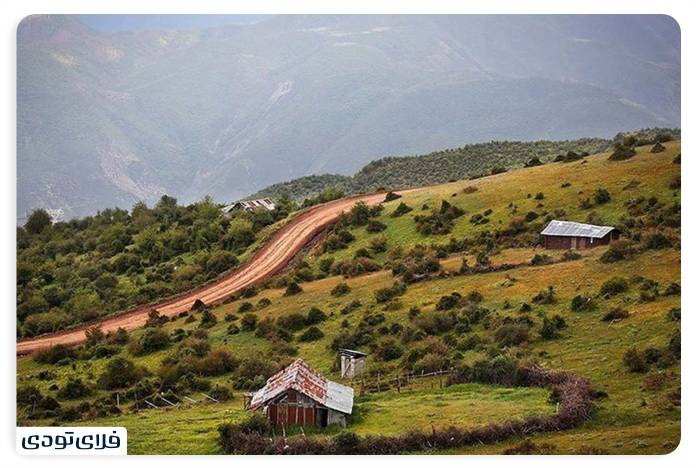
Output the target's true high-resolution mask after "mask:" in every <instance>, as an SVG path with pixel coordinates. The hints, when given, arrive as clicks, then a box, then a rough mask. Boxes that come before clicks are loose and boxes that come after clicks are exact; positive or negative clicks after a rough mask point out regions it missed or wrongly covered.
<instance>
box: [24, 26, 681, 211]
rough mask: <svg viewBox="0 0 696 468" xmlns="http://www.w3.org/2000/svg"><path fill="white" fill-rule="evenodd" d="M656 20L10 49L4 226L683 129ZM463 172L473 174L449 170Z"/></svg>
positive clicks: (31, 43)
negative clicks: (376, 168) (412, 160)
mask: <svg viewBox="0 0 696 468" xmlns="http://www.w3.org/2000/svg"><path fill="white" fill-rule="evenodd" d="M680 54H681V49H680V32H679V27H678V25H677V23H676V22H675V21H674V20H673V19H671V18H670V17H667V16H649V15H640V16H629V15H616V16H614V15H594V16H580V15H574V16H561V15H552V16H538V15H534V16H512V15H499V16H498V15H496V16H481V15H471V16H468V15H451V16H437V15H426V16H418V15H416V16H411V15H408V16H407V15H396V16H371V15H370V16H367V15H343V16H326V15H316V16H312V15H310V16H293V15H279V16H273V17H269V18H266V19H264V20H262V21H258V22H255V23H253V24H233V25H224V26H219V27H211V28H205V29H186V30H179V31H177V30H133V31H122V32H113V31H111V32H109V31H97V30H94V29H92V28H90V27H88V26H86V25H85V24H83V23H81V22H80V21H79V19H78V18H77V17H75V16H69V15H36V16H30V17H27V18H25V19H24V20H23V21H22V23H21V24H20V25H19V27H18V33H17V73H18V75H17V173H18V174H17V176H18V183H17V192H18V194H17V203H18V206H17V216H18V217H20V218H21V217H23V216H25V215H26V214H27V213H28V212H29V211H30V210H32V209H34V208H38V207H43V208H50V209H62V210H63V211H64V213H65V215H66V216H67V217H73V216H80V215H85V214H90V213H94V212H95V211H97V210H99V209H103V208H107V207H113V206H120V207H124V208H128V207H130V206H132V205H133V204H134V203H135V202H136V201H138V200H145V201H146V202H148V203H152V202H153V201H155V200H156V199H158V198H159V197H160V196H161V195H162V194H165V193H166V194H169V195H172V196H175V197H177V198H179V200H181V201H183V202H188V201H193V200H196V199H199V198H201V197H202V196H204V195H206V194H210V195H212V196H213V197H214V198H215V199H216V200H218V201H221V202H226V201H231V200H234V199H237V198H241V197H244V196H246V195H248V194H251V193H254V192H256V191H258V190H260V189H263V188H264V187H266V186H268V185H271V184H274V183H277V182H281V181H286V180H290V179H293V178H297V177H301V176H304V175H308V174H322V173H332V174H352V173H353V172H355V171H356V170H358V169H359V168H360V167H362V166H364V165H365V164H366V163H369V162H370V161H373V160H376V159H379V158H382V157H384V156H390V155H409V154H417V153H427V152H430V151H433V150H436V149H440V148H445V147H460V146H462V145H465V144H468V143H475V142H482V141H488V140H538V139H550V140H563V139H574V138H578V137H603V138H606V137H611V136H613V135H614V134H615V133H617V132H619V131H623V130H630V129H635V128H641V127H656V126H659V127H667V126H674V127H678V126H680V123H681V122H680V112H681V107H680V88H681V78H680V68H681V59H680ZM461 157H463V158H466V157H475V155H471V156H470V155H467V154H466V153H463V154H462V155H461Z"/></svg>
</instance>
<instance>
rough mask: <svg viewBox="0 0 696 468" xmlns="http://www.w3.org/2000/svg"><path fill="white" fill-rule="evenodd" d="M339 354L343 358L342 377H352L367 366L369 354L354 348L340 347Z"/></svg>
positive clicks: (360, 372) (363, 370)
mask: <svg viewBox="0 0 696 468" xmlns="http://www.w3.org/2000/svg"><path fill="white" fill-rule="evenodd" d="M338 356H339V358H340V359H341V378H342V379H352V378H355V377H357V376H359V375H360V374H362V373H363V372H365V369H366V367H367V354H365V353H363V352H361V351H355V350H352V349H343V348H341V349H339V350H338Z"/></svg>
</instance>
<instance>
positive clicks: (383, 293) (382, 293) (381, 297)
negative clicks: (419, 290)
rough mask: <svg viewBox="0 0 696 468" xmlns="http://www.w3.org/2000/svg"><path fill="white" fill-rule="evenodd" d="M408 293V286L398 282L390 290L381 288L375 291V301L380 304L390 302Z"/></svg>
mask: <svg viewBox="0 0 696 468" xmlns="http://www.w3.org/2000/svg"><path fill="white" fill-rule="evenodd" d="M405 292H406V285H405V284H404V283H400V282H398V281H396V282H394V284H393V285H392V286H391V287H389V288H381V289H378V290H377V291H375V300H376V301H377V302H380V303H384V302H388V301H390V300H392V299H393V298H395V297H397V296H401V295H402V294H404V293H405Z"/></svg>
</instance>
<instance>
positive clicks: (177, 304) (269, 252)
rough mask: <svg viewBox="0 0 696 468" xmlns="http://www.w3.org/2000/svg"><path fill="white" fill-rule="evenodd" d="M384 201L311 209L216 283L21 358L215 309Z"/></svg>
mask: <svg viewBox="0 0 696 468" xmlns="http://www.w3.org/2000/svg"><path fill="white" fill-rule="evenodd" d="M415 190H419V189H411V190H408V191H415ZM404 192H405V191H404ZM404 192H401V193H404ZM383 200H384V193H378V194H369V195H359V196H355V197H348V198H342V199H339V200H334V201H332V202H329V203H325V204H323V205H319V206H316V207H314V208H311V209H309V210H307V211H306V212H304V213H302V214H300V215H298V216H297V217H296V218H295V219H293V220H292V221H290V222H289V223H288V224H286V225H285V226H283V227H282V228H281V229H279V230H278V232H276V233H275V234H274V235H273V236H272V237H271V239H270V240H269V241H268V242H266V244H265V245H263V247H261V249H260V250H259V251H258V252H257V253H256V254H255V255H254V256H253V257H252V258H251V260H249V261H248V262H247V263H246V264H244V265H243V266H242V267H240V268H238V269H237V270H235V271H233V272H231V273H229V274H228V275H225V276H224V277H222V278H220V279H219V280H217V281H215V282H213V283H210V284H207V285H205V286H202V287H200V288H197V289H194V290H192V291H189V292H186V293H184V294H181V295H178V296H175V297H173V298H169V299H165V300H163V301H161V302H159V303H157V304H148V305H145V306H141V307H138V308H135V309H133V310H130V311H126V312H122V313H120V314H117V315H114V316H112V317H109V318H106V319H103V320H100V321H96V322H92V323H89V324H85V325H81V326H79V327H75V328H71V329H69V330H64V331H60V332H56V333H49V334H45V335H41V336H37V337H34V338H30V339H26V340H22V341H19V342H17V354H29V353H32V352H34V351H36V350H38V349H41V348H47V347H50V346H54V345H57V344H65V345H74V344H78V343H81V342H83V341H84V340H85V331H86V330H88V329H90V328H92V327H99V328H101V330H102V331H103V332H105V333H106V332H109V331H114V330H116V329H117V328H119V327H122V328H125V329H126V330H132V329H134V328H138V327H141V326H143V325H144V324H145V322H146V321H147V315H148V313H149V312H150V311H151V310H152V309H156V310H157V311H159V313H160V314H161V315H166V316H169V317H171V316H174V315H177V314H179V313H181V312H184V311H187V310H190V309H191V306H192V305H193V303H194V302H195V301H196V299H200V300H201V301H203V302H204V303H206V304H209V305H210V304H217V303H220V302H222V301H223V300H225V299H226V298H228V297H230V296H231V295H232V294H234V293H236V292H238V291H240V290H241V289H243V288H245V287H247V286H251V285H254V284H258V283H260V282H262V281H264V280H266V279H268V278H269V277H270V276H272V275H274V274H275V273H277V272H278V271H279V270H281V269H282V268H283V267H284V266H285V265H286V264H287V263H288V262H289V261H290V260H291V259H292V258H293V257H294V256H295V255H296V254H297V253H298V252H299V251H300V250H301V249H302V247H303V246H304V245H305V244H307V242H309V241H310V240H311V239H312V238H313V237H314V236H316V235H317V234H318V233H319V232H321V231H322V230H323V229H324V228H326V227H327V226H328V225H329V224H331V223H333V222H334V221H336V219H337V218H338V216H339V215H340V214H341V213H342V212H344V211H348V210H349V209H350V208H351V207H352V206H353V205H354V204H355V203H357V202H359V201H364V202H365V203H367V204H369V205H376V204H378V203H380V202H382V201H383Z"/></svg>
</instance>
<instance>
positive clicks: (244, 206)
mask: <svg viewBox="0 0 696 468" xmlns="http://www.w3.org/2000/svg"><path fill="white" fill-rule="evenodd" d="M275 208H276V205H275V202H274V201H273V200H271V199H270V198H259V199H258V200H245V201H238V202H235V203H232V204H231V205H227V206H226V207H224V208H223V209H222V212H223V213H225V214H229V213H231V212H233V211H236V210H244V211H256V210H267V211H273V210H275Z"/></svg>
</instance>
